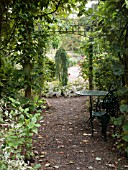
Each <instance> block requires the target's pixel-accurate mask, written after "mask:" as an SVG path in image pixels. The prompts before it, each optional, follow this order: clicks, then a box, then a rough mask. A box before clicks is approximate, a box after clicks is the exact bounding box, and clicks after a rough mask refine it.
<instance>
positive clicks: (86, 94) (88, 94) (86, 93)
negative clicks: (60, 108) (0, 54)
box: [76, 90, 108, 96]
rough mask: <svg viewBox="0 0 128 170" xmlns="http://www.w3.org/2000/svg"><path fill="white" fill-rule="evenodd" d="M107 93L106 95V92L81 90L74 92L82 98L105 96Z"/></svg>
mask: <svg viewBox="0 0 128 170" xmlns="http://www.w3.org/2000/svg"><path fill="white" fill-rule="evenodd" d="M107 93H108V92H107V91H100V90H82V91H77V92H76V94H79V95H83V96H105V95H106V94H107Z"/></svg>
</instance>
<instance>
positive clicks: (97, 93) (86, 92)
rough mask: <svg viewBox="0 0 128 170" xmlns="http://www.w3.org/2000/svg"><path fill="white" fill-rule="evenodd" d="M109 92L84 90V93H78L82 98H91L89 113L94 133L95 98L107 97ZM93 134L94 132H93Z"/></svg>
mask: <svg viewBox="0 0 128 170" xmlns="http://www.w3.org/2000/svg"><path fill="white" fill-rule="evenodd" d="M107 93H108V92H107V91H100V90H82V91H77V92H76V94H78V95H82V96H89V98H90V106H89V113H90V118H89V120H90V123H91V127H92V131H93V123H92V110H93V100H92V97H93V96H97V97H99V96H105V95H106V94H107ZM92 134H93V132H92Z"/></svg>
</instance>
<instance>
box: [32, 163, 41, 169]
mask: <svg viewBox="0 0 128 170" xmlns="http://www.w3.org/2000/svg"><path fill="white" fill-rule="evenodd" d="M40 168H41V164H36V165H35V166H34V167H33V170H38V169H40Z"/></svg>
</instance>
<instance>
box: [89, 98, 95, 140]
mask: <svg viewBox="0 0 128 170" xmlns="http://www.w3.org/2000/svg"><path fill="white" fill-rule="evenodd" d="M92 100H93V99H92V96H90V106H89V112H90V123H91V130H92V137H93V133H94V131H93V129H94V127H93V117H92Z"/></svg>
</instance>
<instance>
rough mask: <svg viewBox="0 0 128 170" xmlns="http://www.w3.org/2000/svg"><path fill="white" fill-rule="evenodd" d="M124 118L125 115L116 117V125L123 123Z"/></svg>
mask: <svg viewBox="0 0 128 170" xmlns="http://www.w3.org/2000/svg"><path fill="white" fill-rule="evenodd" d="M123 120H124V116H123V115H121V116H120V117H118V118H115V119H114V125H118V126H120V125H122V122H123Z"/></svg>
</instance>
